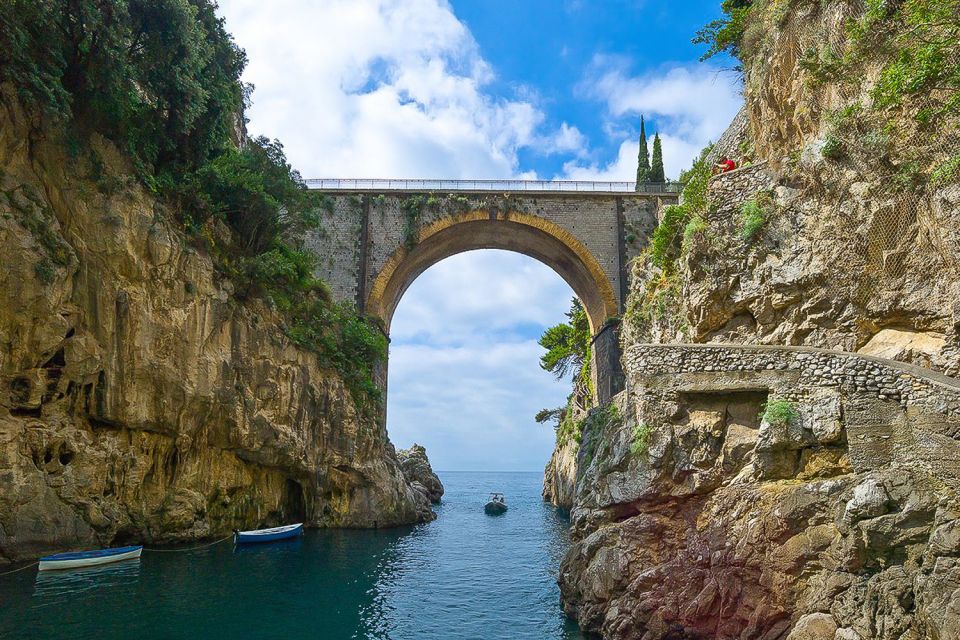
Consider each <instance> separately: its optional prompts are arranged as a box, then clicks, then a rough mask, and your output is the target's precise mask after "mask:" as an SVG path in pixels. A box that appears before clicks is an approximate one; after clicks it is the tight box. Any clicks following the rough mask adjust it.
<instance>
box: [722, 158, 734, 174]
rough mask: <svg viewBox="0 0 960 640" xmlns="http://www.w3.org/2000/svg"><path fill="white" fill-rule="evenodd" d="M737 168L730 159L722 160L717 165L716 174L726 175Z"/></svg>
mask: <svg viewBox="0 0 960 640" xmlns="http://www.w3.org/2000/svg"><path fill="white" fill-rule="evenodd" d="M736 168H737V163H736V162H734V161H733V160H731V159H730V158H724V159H723V160H721V161H720V162H718V163H717V173H726V172H728V171H733V170H734V169H736Z"/></svg>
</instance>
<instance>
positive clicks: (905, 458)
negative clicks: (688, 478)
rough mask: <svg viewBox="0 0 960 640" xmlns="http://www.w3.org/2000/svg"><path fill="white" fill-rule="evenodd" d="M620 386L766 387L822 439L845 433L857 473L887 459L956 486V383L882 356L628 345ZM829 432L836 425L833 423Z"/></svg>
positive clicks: (959, 435) (959, 385)
mask: <svg viewBox="0 0 960 640" xmlns="http://www.w3.org/2000/svg"><path fill="white" fill-rule="evenodd" d="M624 366H625V370H626V372H627V376H628V380H629V381H630V382H631V383H633V384H635V385H638V386H642V387H643V388H645V389H647V390H649V389H651V388H656V387H657V386H660V385H658V384H657V381H659V380H661V379H666V378H669V379H670V380H669V385H663V386H669V387H670V388H671V390H672V391H673V392H681V393H685V392H725V393H729V392H736V391H749V390H766V391H767V392H768V393H769V396H770V397H771V398H773V397H776V398H783V399H787V400H790V401H793V402H794V403H796V405H797V408H798V410H799V412H800V416H801V424H804V425H806V427H808V428H809V429H811V430H812V432H813V434H814V435H816V436H817V439H818V440H819V441H821V442H823V441H829V438H826V439H824V438H823V437H821V436H822V435H823V434H824V433H830V432H835V433H837V434H839V433H840V424H841V422H842V424H843V427H844V428H845V429H846V437H847V439H848V445H849V451H850V459H851V463H852V465H853V467H854V469H855V470H856V471H858V472H859V471H866V470H869V469H876V468H879V467H882V466H884V465H886V464H888V463H889V462H891V461H892V460H893V459H894V458H896V459H897V461H899V462H900V463H911V464H916V465H919V466H921V467H923V468H926V469H927V470H929V471H931V472H933V473H935V474H936V475H937V477H940V478H943V479H944V480H946V481H948V482H950V483H951V484H953V485H954V486H957V487H960V442H958V440H960V381H958V380H955V379H953V378H949V377H947V376H943V375H941V374H938V373H936V372H933V371H930V370H926V369H923V368H922V367H916V366H913V365H909V364H904V363H900V362H896V361H892V360H886V359H883V358H876V357H870V356H863V355H858V354H852V353H845V352H838V351H830V350H824V349H813V348H807V347H774V346H769V347H768V346H732V345H636V346H634V347H631V348H630V349H628V350H627V352H626V353H625V354H624ZM831 425H836V426H835V427H834V426H831Z"/></svg>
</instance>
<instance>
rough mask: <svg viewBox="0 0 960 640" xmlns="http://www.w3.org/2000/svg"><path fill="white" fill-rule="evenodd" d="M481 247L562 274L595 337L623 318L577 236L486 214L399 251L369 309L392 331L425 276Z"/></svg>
mask: <svg viewBox="0 0 960 640" xmlns="http://www.w3.org/2000/svg"><path fill="white" fill-rule="evenodd" d="M475 249H503V250H507V251H514V252H516V253H521V254H523V255H526V256H529V257H531V258H534V259H535V260H538V261H540V262H542V263H543V264H545V265H547V266H548V267H550V268H551V269H553V270H554V271H556V273H557V274H558V275H559V276H560V277H561V278H563V279H564V280H565V281H566V282H567V284H569V285H570V288H571V289H573V291H574V293H576V295H577V297H579V298H580V300H581V301H582V302H583V305H584V308H585V310H586V312H587V317H588V318H589V321H590V329H591V332H592V333H593V334H594V335H596V334H597V333H598V332H599V331H600V330H601V328H602V327H603V326H604V324H605V323H606V322H607V320H608V319H610V318H613V317H615V316H617V315H618V312H619V309H618V304H617V296H616V294H615V293H614V290H613V287H612V286H611V285H610V280H609V278H608V277H607V275H606V274H605V273H604V270H603V268H602V267H601V265H600V263H599V262H598V261H597V260H596V258H595V257H594V256H593V255H592V254H591V253H590V251H589V250H588V249H587V248H586V247H585V246H584V245H583V243H581V242H580V241H579V240H578V239H577V238H576V237H575V236H574V235H573V234H572V233H570V232H569V231H567V230H566V229H564V228H562V227H560V226H559V225H557V224H555V223H553V222H551V221H549V220H547V219H545V218H543V217H540V216H536V215H532V214H528V213H522V212H518V211H509V212H506V213H504V212H501V213H499V214H497V213H491V212H487V211H484V210H474V211H470V212H466V213H461V214H456V215H450V216H446V217H443V218H441V219H439V220H436V221H434V222H433V223H431V224H429V225H427V226H425V227H423V228H421V229H420V231H419V234H418V238H417V243H416V244H415V245H414V246H413V247H410V248H407V247H403V246H401V247H399V248H398V249H396V250H395V251H394V252H393V254H392V255H391V256H390V258H389V259H388V260H387V261H386V263H385V264H384V266H383V267H382V268H381V269H380V271H379V273H378V274H377V276H376V279H375V280H374V282H373V286H372V287H371V289H370V293H369V295H368V296H367V299H366V301H365V303H364V311H365V312H366V313H367V315H368V316H370V317H371V318H373V319H375V320H376V321H378V322H379V323H380V324H381V325H382V326H383V328H384V330H385V331H386V332H387V333H389V331H390V323H391V321H392V319H393V314H394V312H395V311H396V308H397V304H398V303H399V302H400V299H401V298H402V297H403V294H404V292H406V290H407V288H408V287H409V286H410V285H411V284H413V281H414V280H416V279H417V277H418V276H419V275H420V274H422V273H423V272H424V271H426V270H427V269H429V268H430V267H431V266H433V265H434V264H436V263H438V262H440V261H441V260H444V259H446V258H449V257H451V256H454V255H456V254H459V253H463V252H466V251H473V250H475Z"/></svg>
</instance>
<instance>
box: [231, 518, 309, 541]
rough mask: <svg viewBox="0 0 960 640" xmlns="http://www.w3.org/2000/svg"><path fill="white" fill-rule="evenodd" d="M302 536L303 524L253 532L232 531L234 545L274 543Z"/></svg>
mask: <svg viewBox="0 0 960 640" xmlns="http://www.w3.org/2000/svg"><path fill="white" fill-rule="evenodd" d="M302 534H303V523H302V522H299V523H297V524H288V525H284V526H282V527H273V528H272V529H254V530H253V531H234V532H233V542H234V544H248V543H255V542H276V541H277V540H287V539H289V538H296V537H297V536H299V535H302Z"/></svg>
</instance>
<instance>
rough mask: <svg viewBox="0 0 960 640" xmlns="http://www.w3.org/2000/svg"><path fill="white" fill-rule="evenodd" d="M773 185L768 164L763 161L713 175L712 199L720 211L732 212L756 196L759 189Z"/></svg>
mask: <svg viewBox="0 0 960 640" xmlns="http://www.w3.org/2000/svg"><path fill="white" fill-rule="evenodd" d="M773 187H774V182H773V178H772V176H771V175H770V174H769V173H768V171H767V164H766V163H765V162H761V163H758V164H754V165H750V166H748V167H743V168H741V169H734V170H733V171H728V172H727V173H721V174H718V175H716V176H714V177H712V178H711V179H710V200H711V201H712V202H715V203H718V204H719V208H718V209H717V212H718V213H721V214H723V213H732V212H736V211H739V209H740V205H742V204H743V203H744V202H746V201H747V200H750V199H751V198H753V197H754V196H756V194H757V192H758V191H765V190H768V189H772V188H773Z"/></svg>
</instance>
